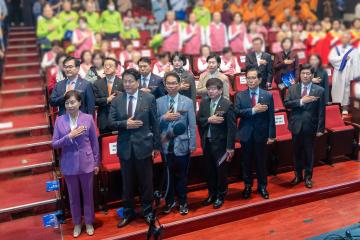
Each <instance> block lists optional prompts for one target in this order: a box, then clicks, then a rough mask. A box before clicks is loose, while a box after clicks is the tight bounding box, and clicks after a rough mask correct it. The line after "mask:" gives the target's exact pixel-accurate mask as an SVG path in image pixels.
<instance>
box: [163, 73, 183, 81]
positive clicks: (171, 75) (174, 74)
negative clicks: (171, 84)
mask: <svg viewBox="0 0 360 240" xmlns="http://www.w3.org/2000/svg"><path fill="white" fill-rule="evenodd" d="M168 77H174V78H176V81H177V82H178V83H180V80H181V79H180V76H179V75H178V74H177V73H176V72H174V71H171V72H167V73H165V76H164V83H165V84H166V79H167V78H168Z"/></svg>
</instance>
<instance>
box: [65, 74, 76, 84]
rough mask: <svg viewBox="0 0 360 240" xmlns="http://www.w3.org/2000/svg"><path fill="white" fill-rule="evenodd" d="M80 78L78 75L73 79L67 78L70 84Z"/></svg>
mask: <svg viewBox="0 0 360 240" xmlns="http://www.w3.org/2000/svg"><path fill="white" fill-rule="evenodd" d="M78 78H79V76H78V75H76V77H75V78H74V79H73V80H70V79H68V80H67V84H70V83H72V82H73V83H74V84H76V82H77V80H78Z"/></svg>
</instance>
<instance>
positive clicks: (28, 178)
mask: <svg viewBox="0 0 360 240" xmlns="http://www.w3.org/2000/svg"><path fill="white" fill-rule="evenodd" d="M53 160H54V159H53V153H52V150H51V134H50V131H49V119H48V114H47V110H46V98H45V89H44V80H43V78H42V77H41V75H40V55H39V51H38V47H37V44H36V37H35V29H34V28H31V27H17V28H11V29H10V33H9V40H8V48H7V50H6V54H5V62H4V70H3V78H2V86H1V91H0V196H1V198H0V232H3V233H4V231H3V230H8V229H9V228H13V230H14V231H13V233H14V234H15V236H17V237H25V239H26V235H25V234H29V233H26V232H25V233H22V234H23V235H19V234H20V233H19V232H21V231H20V229H22V228H23V226H22V225H23V224H26V225H27V226H28V227H29V228H32V230H35V231H36V232H37V234H39V233H41V234H43V233H42V231H44V232H46V231H47V229H43V227H42V226H41V221H42V219H41V216H42V215H43V214H44V213H48V212H52V211H55V210H56V209H57V206H56V204H57V201H58V193H57V192H46V184H45V183H46V181H49V180H54V179H55V175H54V172H53V167H52V166H53ZM32 225H33V226H32ZM17 230H19V231H17ZM51 231H52V234H54V230H52V229H51ZM41 234H39V236H41ZM2 235H3V234H2ZM35 235H36V234H35ZM58 235H59V234H58ZM42 236H43V237H44V235H42ZM45 236H46V233H45ZM27 237H29V235H27ZM58 237H59V236H58ZM1 238H2V239H14V235H12V236H7V235H6V234H5V236H4V235H3V236H2V237H1ZM27 239H29V238H27ZM32 239H35V238H32ZM39 239H40V238H39ZM42 239H55V238H54V236H52V237H50V238H47V237H45V238H42Z"/></svg>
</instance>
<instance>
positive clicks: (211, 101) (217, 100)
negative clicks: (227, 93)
mask: <svg viewBox="0 0 360 240" xmlns="http://www.w3.org/2000/svg"><path fill="white" fill-rule="evenodd" d="M220 98H221V95H220V96H219V97H218V98H217V99H216V100H215V101H213V100H212V99H211V100H210V103H211V104H213V103H215V105H217V104H218V103H219V101H220Z"/></svg>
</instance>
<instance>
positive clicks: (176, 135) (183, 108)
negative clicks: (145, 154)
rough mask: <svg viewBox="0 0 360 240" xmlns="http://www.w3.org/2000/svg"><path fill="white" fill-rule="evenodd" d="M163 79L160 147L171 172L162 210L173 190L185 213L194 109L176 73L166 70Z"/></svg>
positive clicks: (172, 200) (172, 204)
mask: <svg viewBox="0 0 360 240" xmlns="http://www.w3.org/2000/svg"><path fill="white" fill-rule="evenodd" d="M164 82H165V87H166V90H167V92H168V95H166V96H163V97H161V98H159V99H157V100H156V103H157V108H158V115H157V116H158V119H159V122H160V132H161V138H162V146H163V147H162V149H163V154H164V155H165V156H166V161H167V167H168V170H169V173H170V174H169V181H168V184H169V192H168V194H167V196H166V199H165V200H166V206H165V208H164V213H170V212H171V210H172V209H173V208H174V207H175V206H176V202H175V193H176V194H177V197H178V201H179V205H180V207H179V213H180V214H181V215H186V214H188V212H189V209H188V204H187V197H186V193H187V188H186V185H187V177H188V176H187V175H188V171H189V163H190V154H191V153H192V152H193V151H195V150H196V135H195V129H196V118H195V111H194V106H193V102H192V100H191V99H190V98H188V97H185V96H183V95H181V94H179V89H180V77H179V75H177V74H176V73H174V72H169V73H167V74H165V77H164Z"/></svg>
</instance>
